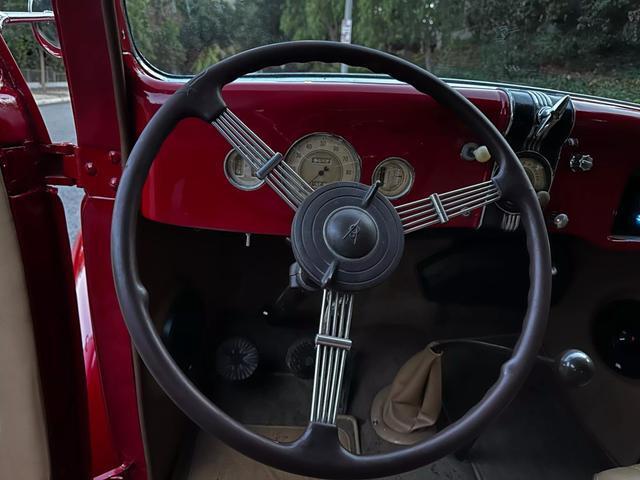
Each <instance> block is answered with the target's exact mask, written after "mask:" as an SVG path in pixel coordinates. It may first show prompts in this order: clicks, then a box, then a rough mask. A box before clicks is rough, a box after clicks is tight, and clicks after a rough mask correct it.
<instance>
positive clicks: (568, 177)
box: [547, 100, 640, 249]
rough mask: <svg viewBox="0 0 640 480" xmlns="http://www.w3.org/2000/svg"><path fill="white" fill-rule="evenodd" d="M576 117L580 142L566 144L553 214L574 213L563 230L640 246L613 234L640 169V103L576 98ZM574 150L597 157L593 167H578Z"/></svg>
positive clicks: (575, 131)
mask: <svg viewBox="0 0 640 480" xmlns="http://www.w3.org/2000/svg"><path fill="white" fill-rule="evenodd" d="M574 104H575V107H576V122H575V126H574V129H573V134H572V135H571V136H572V137H573V138H574V139H575V140H577V146H575V147H567V146H566V147H565V148H564V150H563V152H562V155H561V159H560V163H559V165H558V169H557V170H556V177H555V180H554V183H553V187H552V189H551V203H550V204H549V207H548V208H547V213H548V217H549V218H551V217H552V216H553V215H554V214H556V213H565V214H567V215H568V216H569V223H568V225H567V227H566V228H565V229H564V230H563V233H566V234H571V235H575V236H578V237H580V238H584V239H586V240H588V241H590V242H592V243H595V244H598V245H600V246H602V247H606V248H618V249H637V248H640V243H639V242H640V239H639V240H638V241H631V242H629V241H626V242H622V241H617V240H615V239H614V238H613V237H612V235H611V229H612V226H613V221H614V217H615V214H616V211H617V209H618V207H619V205H620V200H621V197H622V194H623V192H624V188H625V186H626V184H627V182H628V180H629V177H630V175H631V174H632V173H633V172H634V171H637V170H638V168H640V155H638V152H637V147H636V142H637V135H638V134H639V133H640V108H638V107H633V106H622V105H612V104H610V103H605V102H599V101H596V100H574ZM573 154H588V155H591V156H592V157H593V159H594V166H593V169H592V170H590V171H588V172H572V171H571V169H570V168H569V159H570V158H571V156H572V155H573Z"/></svg>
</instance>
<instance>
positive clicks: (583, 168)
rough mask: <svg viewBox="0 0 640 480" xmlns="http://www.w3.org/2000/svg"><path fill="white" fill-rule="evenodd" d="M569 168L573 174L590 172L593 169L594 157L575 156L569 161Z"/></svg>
mask: <svg viewBox="0 0 640 480" xmlns="http://www.w3.org/2000/svg"><path fill="white" fill-rule="evenodd" d="M569 168H571V171H572V172H588V171H589V170H591V169H592V168H593V157H592V156H591V155H574V156H572V157H571V160H569Z"/></svg>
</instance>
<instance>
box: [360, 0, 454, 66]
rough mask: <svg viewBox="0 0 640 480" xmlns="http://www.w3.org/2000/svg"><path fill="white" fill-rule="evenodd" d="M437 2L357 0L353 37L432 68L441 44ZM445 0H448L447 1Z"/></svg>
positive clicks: (433, 0)
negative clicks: (436, 51)
mask: <svg viewBox="0 0 640 480" xmlns="http://www.w3.org/2000/svg"><path fill="white" fill-rule="evenodd" d="M438 3H439V2H438V1H436V0H358V1H357V17H356V22H355V25H354V39H355V41H356V42H357V43H361V44H363V45H367V46H369V47H373V48H378V49H381V50H385V51H389V52H394V53H397V54H399V55H401V56H403V57H409V58H410V59H411V60H413V61H415V62H416V63H422V64H423V65H424V66H425V67H426V68H427V69H431V67H432V64H431V56H432V53H433V52H434V50H435V49H436V47H437V44H438V18H437V15H438V8H437V7H438ZM444 3H446V2H444Z"/></svg>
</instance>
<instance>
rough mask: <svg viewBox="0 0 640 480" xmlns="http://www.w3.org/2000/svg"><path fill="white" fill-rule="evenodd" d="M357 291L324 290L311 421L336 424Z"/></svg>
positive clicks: (317, 341)
mask: <svg viewBox="0 0 640 480" xmlns="http://www.w3.org/2000/svg"><path fill="white" fill-rule="evenodd" d="M352 312H353V294H352V293H345V292H338V291H335V290H324V291H323V294H322V307H321V310H320V325H319V327H318V334H317V335H316V365H315V371H314V376H313V394H312V397H311V415H310V421H311V422H315V423H324V424H331V425H333V424H335V421H336V413H337V410H338V404H339V402H340V394H341V391H342V382H343V380H344V368H345V363H346V356H347V352H348V351H349V349H350V348H351V340H350V339H349V330H350V328H351V315H352Z"/></svg>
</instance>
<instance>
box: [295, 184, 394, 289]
mask: <svg viewBox="0 0 640 480" xmlns="http://www.w3.org/2000/svg"><path fill="white" fill-rule="evenodd" d="M291 244H292V248H293V254H294V256H295V258H296V261H297V262H298V264H299V265H300V268H301V270H302V272H303V273H304V274H305V276H306V277H307V278H309V279H311V280H312V282H313V283H315V284H316V285H318V286H322V287H327V288H333V289H336V290H343V291H355V290H363V289H366V288H371V287H373V286H375V285H377V284H379V283H381V282H382V281H383V280H385V279H386V278H387V277H388V276H389V275H390V274H391V273H392V272H393V271H394V270H395V268H396V267H397V265H398V263H399V262H400V258H401V257H402V252H403V250H404V232H403V229H402V223H401V222H400V218H399V217H398V214H397V213H396V210H395V208H394V207H393V205H392V204H391V202H389V200H387V198H386V197H384V196H383V195H382V194H380V193H378V192H376V191H375V187H370V186H368V185H362V184H360V183H353V182H336V183H332V184H329V185H326V186H324V187H322V188H319V189H318V190H316V191H314V192H313V193H312V194H311V195H309V196H308V197H307V198H306V199H305V201H304V202H303V203H302V205H301V206H300V208H299V209H298V211H297V212H296V215H295V217H294V219H293V224H292V227H291Z"/></svg>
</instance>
